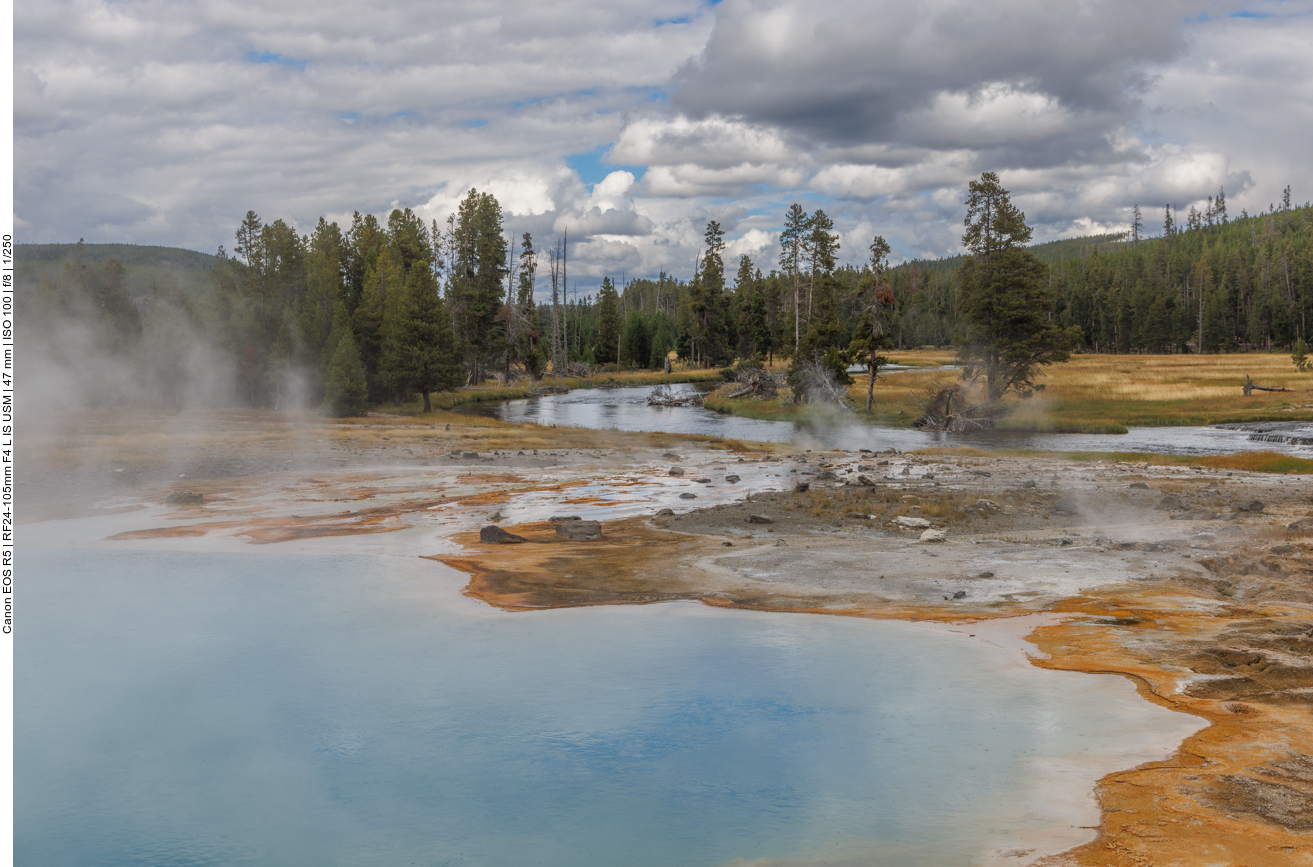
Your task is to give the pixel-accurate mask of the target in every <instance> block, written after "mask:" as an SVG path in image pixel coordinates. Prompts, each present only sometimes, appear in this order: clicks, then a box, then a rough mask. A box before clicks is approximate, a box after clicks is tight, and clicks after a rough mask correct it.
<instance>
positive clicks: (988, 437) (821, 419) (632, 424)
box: [470, 384, 1313, 457]
mask: <svg viewBox="0 0 1313 867" xmlns="http://www.w3.org/2000/svg"><path fill="white" fill-rule="evenodd" d="M671 388H672V389H674V390H677V391H693V390H708V387H707V386H695V385H689V384H684V385H675V386H671ZM651 391H652V389H651V388H650V387H647V386H643V387H634V388H593V389H576V390H574V391H571V392H570V393H569V394H560V395H548V396H544V397H535V398H529V399H527V400H508V401H502V402H499V403H495V404H481V405H478V406H477V407H476V408H472V409H471V410H470V411H471V412H478V413H486V414H490V415H495V416H496V417H497V418H500V419H503V420H504V421H512V422H533V423H536V424H541V425H549V426H550V425H555V426H559V427H583V428H592V429H600V430H626V431H663V432H667V433H681V434H704V435H707V436H716V437H725V438H727V439H736V440H748V441H755V442H796V443H798V444H799V445H800V446H803V447H807V448H827V449H830V448H843V449H848V450H855V449H859V448H865V449H872V450H875V451H881V450H884V449H889V448H896V449H898V450H899V451H910V450H913V449H922V448H928V447H932V446H975V447H978V448H995V449H999V448H1001V449H1036V450H1041V451H1061V452H1077V451H1086V452H1149V453H1153V454H1169V455H1220V454H1234V453H1236V452H1243V451H1279V452H1285V453H1287V454H1293V455H1299V456H1302V457H1313V424H1308V423H1296V424H1279V423H1274V424H1259V425H1236V426H1219V427H1139V428H1131V429H1130V431H1129V432H1128V433H1125V434H1043V433H1012V432H1007V431H981V432H977V433H943V432H924V431H918V430H913V429H912V428H909V427H897V428H896V427H884V426H879V425H870V424H866V423H864V422H858V421H855V420H853V419H852V418H851V417H845V416H844V415H843V414H841V413H828V414H827V413H821V412H818V413H817V414H816V416H815V417H813V418H812V419H809V420H806V421H765V420H761V419H750V418H741V417H739V416H731V415H722V414H720V413H718V412H712V411H711V410H709V409H703V408H702V407H662V406H648V405H647V397H648V395H649V394H650V393H651Z"/></svg>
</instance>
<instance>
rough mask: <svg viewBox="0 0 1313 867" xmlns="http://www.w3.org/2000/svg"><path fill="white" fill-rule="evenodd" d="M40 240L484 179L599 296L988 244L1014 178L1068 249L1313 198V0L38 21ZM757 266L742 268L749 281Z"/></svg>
mask: <svg viewBox="0 0 1313 867" xmlns="http://www.w3.org/2000/svg"><path fill="white" fill-rule="evenodd" d="M14 17H15V37H14V52H15V58H14V67H15V92H14V98H15V115H14V121H15V141H14V148H15V178H16V181H15V187H16V189H15V209H16V214H15V222H16V226H17V228H18V230H19V233H20V234H19V238H20V240H25V241H30V242H56V241H70V240H76V239H77V238H79V237H84V238H86V240H87V241H88V242H119V241H124V242H130V243H138V244H164V245H177V246H184V247H190V248H193V249H199V250H204V251H207V252H210V251H213V250H214V249H215V248H216V247H218V245H220V244H224V245H227V246H231V243H232V241H231V239H232V235H233V231H234V230H235V229H236V226H237V223H238V222H239V221H240V219H241V216H242V215H243V214H244V213H245V212H246V211H247V210H248V209H252V210H255V211H256V212H258V213H259V214H260V215H261V216H263V217H264V218H266V219H273V218H276V217H282V218H284V219H287V220H289V221H290V222H293V223H294V224H295V225H297V226H298V227H299V228H300V229H301V230H302V231H308V230H309V229H310V228H311V227H313V225H314V223H315V221H316V220H317V219H318V217H319V216H320V215H325V216H327V217H329V219H335V220H337V221H339V222H346V221H349V219H350V215H351V212H352V211H354V210H361V211H367V212H373V213H377V214H379V215H380V216H383V215H385V214H386V212H387V211H388V210H389V209H391V208H392V207H395V206H403V207H406V206H409V207H413V208H415V209H416V211H417V212H418V213H419V214H420V215H421V216H423V217H424V218H426V219H438V220H443V219H445V217H446V216H447V214H449V213H450V212H451V211H452V210H453V209H454V207H455V205H456V203H457V202H458V201H459V199H460V197H461V196H462V195H463V194H464V193H465V192H466V191H467V190H468V189H469V188H470V187H471V186H475V187H477V188H478V189H480V190H485V189H486V190H489V191H491V192H493V193H494V194H495V195H496V196H497V198H498V200H499V201H500V202H501V203H502V206H503V208H504V209H505V211H506V214H507V228H508V231H514V232H516V233H517V234H518V233H519V232H523V231H530V232H532V233H533V234H534V237H535V240H536V241H537V243H538V244H539V245H540V246H542V245H545V244H548V243H551V241H552V240H553V239H554V238H555V237H556V236H557V235H558V234H560V233H563V232H565V231H567V230H568V231H569V233H570V237H571V273H572V274H573V275H576V276H578V277H581V278H584V281H585V283H588V282H590V281H591V282H592V283H594V284H595V282H596V281H597V280H600V278H601V276H603V275H604V274H611V275H612V276H614V277H617V278H619V277H620V276H621V274H622V273H623V274H625V275H627V276H648V275H655V273H656V272H657V271H658V270H659V269H663V268H664V269H666V270H668V271H672V272H673V273H675V274H676V275H677V276H680V277H687V276H688V275H689V272H690V270H691V268H692V264H693V261H694V258H695V256H696V254H697V252H698V249H697V248H698V243H699V241H700V239H701V235H702V230H703V228H704V227H705V224H706V221H707V220H708V219H718V220H720V222H721V224H722V226H724V227H725V229H726V230H727V232H728V235H729V238H730V241H731V243H730V247H729V252H730V253H731V254H732V255H733V256H738V255H741V254H748V255H751V256H753V257H754V259H756V260H758V261H759V263H760V264H761V265H762V266H763V269H765V270H768V269H769V267H770V266H771V264H772V263H773V262H774V260H775V258H776V255H777V244H778V229H779V225H780V222H781V218H782V214H783V212H784V210H785V209H786V208H787V207H788V205H789V204H790V203H791V202H793V201H799V202H801V203H802V204H803V206H804V207H806V208H807V209H808V210H814V209H815V208H817V207H823V208H825V209H826V210H827V211H828V212H829V213H830V214H831V215H832V216H833V217H834V218H835V223H836V227H837V229H838V231H840V233H841V234H842V241H843V250H842V254H843V259H844V261H854V262H857V261H861V260H862V259H863V253H864V251H865V248H866V245H867V244H868V243H869V241H870V237H871V235H872V234H873V233H875V232H879V233H881V234H884V235H885V236H886V237H888V238H889V239H890V240H891V241H892V242H893V244H894V247H895V251H896V255H897V257H898V258H905V257H910V256H937V255H945V254H951V253H953V252H955V251H956V250H957V247H958V240H959V235H960V232H961V228H960V224H961V218H962V212H963V208H962V205H961V202H962V198H963V194H964V190H965V187H966V183H967V181H968V180H970V179H971V178H973V177H977V176H978V175H979V174H980V172H982V171H990V170H993V171H997V172H999V173H1000V175H1001V176H1002V177H1003V181H1004V183H1005V185H1006V186H1008V187H1009V188H1010V189H1011V190H1012V191H1013V193H1014V197H1015V198H1016V200H1017V201H1018V203H1019V204H1020V205H1021V207H1022V208H1023V210H1025V211H1026V214H1027V216H1028V218H1029V220H1030V222H1031V223H1032V224H1033V225H1035V227H1036V238H1037V239H1045V240H1047V239H1050V238H1055V237H1063V236H1070V235H1076V234H1085V233H1090V232H1098V231H1109V230H1119V229H1122V228H1124V227H1125V226H1126V223H1127V221H1128V219H1129V214H1130V209H1131V207H1132V206H1133V205H1136V204H1139V205H1141V206H1142V207H1143V208H1144V209H1145V214H1146V219H1147V221H1148V222H1149V223H1150V224H1151V226H1156V225H1157V223H1158V222H1159V220H1160V217H1161V209H1162V206H1163V204H1164V203H1168V202H1170V203H1172V204H1174V205H1176V206H1178V207H1180V208H1182V209H1185V208H1188V207H1189V205H1190V204H1192V203H1196V204H1197V203H1199V202H1201V201H1202V200H1203V198H1204V197H1205V196H1207V195H1209V194H1211V193H1215V192H1216V191H1217V190H1218V188H1219V187H1223V186H1225V188H1226V192H1227V199H1228V203H1229V205H1230V208H1231V210H1232V211H1233V212H1235V213H1239V211H1240V209H1241V208H1248V209H1249V210H1250V211H1256V210H1259V209H1262V208H1265V207H1266V206H1267V205H1268V203H1269V202H1274V201H1277V200H1278V199H1279V197H1280V191H1281V189H1282V188H1283V187H1284V186H1285V185H1286V184H1291V185H1292V187H1293V189H1294V194H1295V196H1296V198H1297V199H1298V200H1300V201H1303V200H1305V199H1308V198H1313V168H1310V165H1309V160H1308V152H1309V150H1310V134H1311V133H1313V51H1309V46H1310V45H1313V0H1256V2H1249V3H1240V2H1236V3H1226V2H1202V0H1152V2H1144V0H1008V2H992V3H990V2H985V3H982V2H979V0H976V2H958V0H921V2H916V3H910V2H905V0H830V2H827V3H816V2H814V0H813V2H804V0H772V2H759V0H724V2H722V3H719V4H717V5H714V6H713V5H709V4H707V3H703V2H697V0H655V2H653V0H644V2H636V0H574V2H550V3H542V2H525V0H500V2H482V3H479V4H467V3H459V4H458V3H450V2H431V0H423V2H420V0H414V2H394V3H391V4H387V5H381V4H380V5H371V4H361V3H346V2H328V3H325V2H322V0H316V2H309V0H281V2H274V3H269V2H255V0H216V2H213V3H208V4H197V3H191V2H186V3H184V2H176V0H119V2H102V0H36V2H32V3H23V4H18V5H17V6H16V8H15V12H14ZM732 267H733V266H731V269H732Z"/></svg>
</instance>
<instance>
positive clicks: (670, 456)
mask: <svg viewBox="0 0 1313 867" xmlns="http://www.w3.org/2000/svg"><path fill="white" fill-rule="evenodd" d="M661 457H663V458H665V459H666V460H668V461H677V460H679V455H677V454H675V453H674V452H666V453H665V454H663V455H662V456H661Z"/></svg>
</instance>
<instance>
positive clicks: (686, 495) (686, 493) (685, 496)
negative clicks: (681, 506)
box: [679, 491, 698, 500]
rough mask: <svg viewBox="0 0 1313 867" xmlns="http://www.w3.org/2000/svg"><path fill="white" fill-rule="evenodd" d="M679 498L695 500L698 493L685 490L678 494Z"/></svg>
mask: <svg viewBox="0 0 1313 867" xmlns="http://www.w3.org/2000/svg"><path fill="white" fill-rule="evenodd" d="M679 498H680V499H681V500H696V499H697V498H698V495H697V494H690V493H689V492H688V491H685V492H684V493H682V494H680V495H679Z"/></svg>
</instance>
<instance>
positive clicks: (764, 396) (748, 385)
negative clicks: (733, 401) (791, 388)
mask: <svg viewBox="0 0 1313 867" xmlns="http://www.w3.org/2000/svg"><path fill="white" fill-rule="evenodd" d="M783 387H784V381H783V380H781V379H778V378H776V377H775V376H774V375H773V374H771V372H770V371H768V370H766V369H765V368H761V367H755V368H750V369H748V370H743V371H740V372H739V375H738V379H737V380H735V381H734V383H733V384H732V385H729V386H726V389H727V390H726V392H725V397H727V398H736V397H746V398H749V399H750V400H774V399H775V398H776V397H777V396H778V395H779V392H780V389H781V388H783Z"/></svg>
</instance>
